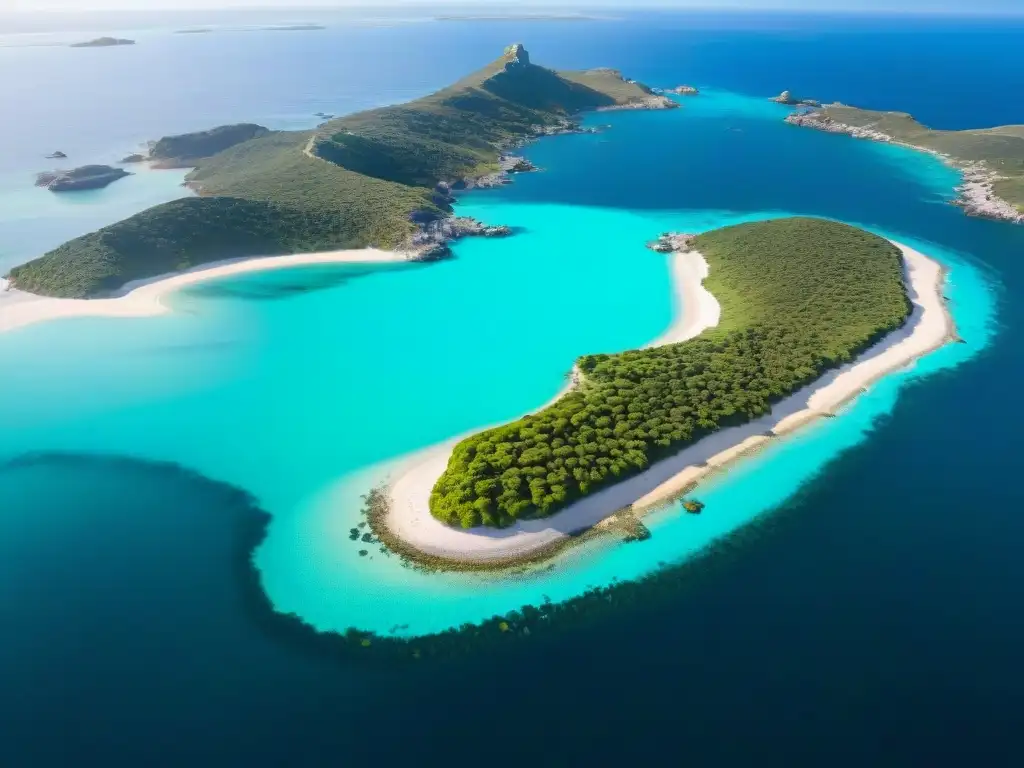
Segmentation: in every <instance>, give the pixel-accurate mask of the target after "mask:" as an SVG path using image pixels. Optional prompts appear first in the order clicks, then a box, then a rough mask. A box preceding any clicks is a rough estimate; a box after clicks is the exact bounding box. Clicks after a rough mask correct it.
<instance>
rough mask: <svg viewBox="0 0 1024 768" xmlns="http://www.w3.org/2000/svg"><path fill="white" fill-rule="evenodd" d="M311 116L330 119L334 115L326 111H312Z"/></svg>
mask: <svg viewBox="0 0 1024 768" xmlns="http://www.w3.org/2000/svg"><path fill="white" fill-rule="evenodd" d="M313 117H319V118H320V119H321V120H330V119H331V118H333V117H334V115H329V114H328V113H326V112H316V113H314V115H313Z"/></svg>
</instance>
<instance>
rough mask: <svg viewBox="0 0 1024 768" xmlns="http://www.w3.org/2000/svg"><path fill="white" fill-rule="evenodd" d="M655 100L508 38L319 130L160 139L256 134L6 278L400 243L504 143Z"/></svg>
mask: <svg viewBox="0 0 1024 768" xmlns="http://www.w3.org/2000/svg"><path fill="white" fill-rule="evenodd" d="M651 98H652V94H651V91H650V89H649V88H647V87H646V86H643V85H640V84H638V83H633V82H630V81H627V80H625V79H623V77H622V76H621V75H620V74H619V73H618V72H616V71H614V70H607V69H601V70H590V71H586V72H555V71H553V70H550V69H545V68H544V67H541V66H537V65H535V64H532V63H530V60H529V54H528V53H527V52H526V50H525V49H524V48H523V47H522V46H519V45H513V46H509V47H508V48H507V49H506V50H505V52H504V54H503V55H502V56H501V57H500V58H499V59H498V60H497V61H495V62H493V63H492V64H490V65H489V66H487V67H485V68H484V69H482V70H480V71H479V72H477V73H475V74H473V75H470V76H469V77H467V78H465V79H463V80H461V81H459V82H458V83H455V84H454V85H452V86H450V87H448V88H445V89H443V90H441V91H439V92H437V93H435V94H432V95H430V96H426V97H424V98H422V99H417V100H416V101H412V102H409V103H407V104H402V105H397V106H393V107H384V108H381V109H374V110H370V111H367V112H361V113H358V114H354V115H349V116H346V117H342V118H339V119H335V120H331V121H329V122H326V123H324V124H323V125H321V126H320V127H318V128H317V129H316V130H315V131H271V132H263V129H260V127H259V126H251V125H247V126H228V127H226V128H220V129H214V130H213V131H207V132H204V133H202V134H191V135H188V136H178V137H171V138H168V139H163V140H161V141H159V142H157V143H156V144H155V145H154V151H155V152H156V153H158V154H159V155H161V156H166V157H181V154H180V153H182V152H184V153H185V154H189V153H191V152H193V151H197V150H196V149H195V147H197V146H198V148H199V150H209V149H212V148H216V147H215V142H216V141H220V140H225V141H228V140H231V139H236V138H239V135H240V134H241V135H242V136H244V134H245V132H246V131H251V132H252V133H253V134H259V135H253V136H252V137H251V138H248V139H247V140H242V141H240V142H238V143H233V145H232V146H228V147H225V148H224V149H223V150H222V151H217V152H216V154H213V155H212V156H210V157H205V156H204V157H200V158H199V159H197V160H196V164H197V167H196V168H195V169H194V170H193V171H192V172H191V173H190V174H189V175H188V177H187V182H188V184H189V185H190V186H191V187H192V188H193V189H195V190H197V191H198V192H199V193H200V196H199V197H195V198H190V199H183V200H176V201H173V202H170V203H165V204H163V205H158V206H155V207H153V208H150V209H148V210H146V211H143V212H141V213H139V214H136V215H135V216H132V217H130V218H128V219H126V220H124V221H121V222H118V223H116V224H113V225H111V226H108V227H104V228H103V229H100V230H98V231H97V232H92V233H90V234H87V235H84V236H82V237H78V238H76V239H74V240H71V241H69V242H67V243H65V244H63V245H61V246H59V247H58V248H56V249H55V250H53V251H50V252H49V253H47V254H45V255H44V256H42V257H40V258H38V259H36V260H34V261H30V262H28V263H27V264H24V265H22V266H19V267H16V268H14V269H12V270H11V272H10V275H9V277H10V279H11V280H12V282H13V283H14V284H15V285H16V286H17V287H18V288H20V289H22V290H26V291H30V292H32V293H39V294H43V295H47V296H59V297H69V298H90V297H95V296H101V295H104V294H107V293H109V292H111V291H114V290H116V289H118V288H120V287H121V286H123V285H124V284H125V283H126V282H128V281H130V280H134V279H138V278H143V277H152V276H155V275H160V274H164V273H166V272H170V271H175V270H180V269H184V268H188V267H192V266H196V265H199V264H203V263H206V262H209V261H213V260H217V259H224V258H231V257H237V256H244V255H248V256H253V255H262V256H274V255H279V254H284V253H299V252H311V251H319V250H330V249H337V248H359V247H365V246H377V247H382V248H396V247H401V246H402V245H403V244H405V243H406V242H407V240H408V238H409V237H410V236H411V234H412V233H413V232H414V231H415V229H416V227H417V224H418V223H420V222H423V221H429V220H431V219H433V218H437V217H440V216H443V215H446V214H447V213H449V212H450V210H451V207H450V204H449V203H450V198H449V197H447V196H446V195H444V194H440V193H439V192H438V190H437V185H438V184H439V183H440V182H447V183H452V184H457V183H458V182H459V181H461V180H464V179H466V178H475V177H478V176H481V175H485V174H488V173H492V172H496V171H498V170H499V163H498V160H499V156H500V154H501V152H502V151H503V150H505V149H507V148H509V147H510V146H513V145H515V144H517V143H520V142H523V141H526V140H528V139H530V138H532V137H534V136H537V135H539V134H543V133H545V132H556V131H559V130H567V129H570V128H571V127H572V126H573V123H572V121H571V119H570V118H571V117H572V116H573V115H574V114H576V113H578V112H581V111H584V110H590V109H596V108H599V107H603V106H614V105H629V104H636V105H641V104H644V103H645V102H647V101H649V100H650V99H651ZM655 98H656V97H655ZM256 129H259V130H258V131H257V130H256Z"/></svg>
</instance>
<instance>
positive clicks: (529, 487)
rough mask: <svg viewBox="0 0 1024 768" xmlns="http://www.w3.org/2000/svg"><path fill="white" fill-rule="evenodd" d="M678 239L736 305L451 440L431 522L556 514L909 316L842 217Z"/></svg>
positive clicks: (889, 269) (758, 405) (608, 360)
mask: <svg viewBox="0 0 1024 768" xmlns="http://www.w3.org/2000/svg"><path fill="white" fill-rule="evenodd" d="M686 247H687V249H688V250H691V251H696V252H699V253H700V254H701V255H702V257H703V258H705V259H706V260H707V263H708V265H709V267H710V278H709V280H708V284H709V285H708V287H709V290H711V292H712V293H713V294H714V295H715V297H716V298H717V299H718V301H719V302H724V303H726V304H727V305H728V306H743V307H744V311H743V312H742V313H736V314H735V316H733V317H729V316H726V317H725V318H724V322H723V323H722V324H720V326H719V328H718V329H716V330H715V331H709V332H706V333H705V334H703V335H702V336H701V337H699V338H697V339H694V340H692V341H688V342H684V343H680V344H669V345H666V346H660V347H657V348H653V349H645V350H637V351H633V352H624V353H622V354H618V355H606V354H595V355H588V356H585V357H582V358H580V359H579V360H578V361H577V364H576V367H577V369H578V370H579V372H580V377H581V379H582V382H583V383H582V384H581V386H579V387H578V388H577V389H576V390H575V391H573V392H571V393H570V394H568V395H566V396H565V397H563V398H562V399H560V400H559V401H558V402H557V403H555V404H553V405H551V406H549V407H548V408H546V409H544V410H542V411H539V412H537V413H535V414H532V415H530V416H527V417H525V418H523V419H521V420H519V421H517V422H513V423H512V424H508V425H506V426H502V427H497V428H496V429H493V430H488V431H485V432H481V433H479V434H477V435H474V436H472V437H469V438H467V439H466V440H464V441H462V442H461V443H460V444H459V445H457V446H456V447H455V450H454V451H453V452H452V456H451V460H450V461H449V463H448V467H447V469H446V470H445V473H444V474H443V475H442V476H441V477H440V478H439V479H438V481H437V484H436V485H435V486H434V489H433V492H432V493H431V496H430V511H431V514H432V515H433V516H434V517H436V518H437V519H438V520H440V521H442V522H444V523H446V524H447V525H455V526H460V527H462V528H473V527H476V526H481V525H482V526H491V527H504V526H509V525H512V524H513V523H515V522H516V521H517V520H527V519H534V518H538V517H547V516H549V515H552V514H555V513H556V512H558V511H560V510H562V509H564V508H565V507H567V506H568V505H569V504H571V503H572V502H573V501H576V500H578V499H582V498H585V497H587V496H589V495H590V494H592V493H594V492H596V491H599V490H600V489H602V488H605V487H607V486H609V485H611V484H613V483H617V482H621V481H623V480H625V479H627V478H629V477H630V476H632V475H634V474H636V473H638V472H640V471H642V470H644V469H646V468H648V467H649V466H650V465H651V464H652V463H654V462H657V461H659V460H661V459H664V458H666V457H668V456H670V455H672V454H674V453H677V452H678V451H679V450H680V449H681V448H683V447H684V446H686V445H690V444H692V443H695V442H697V441H698V440H700V439H701V438H703V437H705V436H707V435H710V434H712V433H713V432H715V431H717V430H720V429H724V428H725V427H729V426H735V425H741V424H743V423H745V422H747V421H751V420H754V419H756V418H759V417H760V416H763V415H765V414H767V413H769V412H770V411H771V407H772V404H773V402H776V401H778V400H780V399H782V398H783V397H786V396H787V395H790V394H792V393H794V392H796V391H797V390H799V389H800V388H802V387H804V386H806V385H807V384H809V383H811V382H812V381H814V380H815V379H818V378H819V377H820V376H821V375H822V374H824V373H825V372H826V371H828V370H829V369H830V368H832V367H835V366H837V365H841V364H842V363H845V362H848V361H850V360H852V359H853V358H855V357H856V356H857V355H858V354H859V353H860V352H863V351H864V350H865V349H867V348H868V347H870V346H871V345H872V344H874V343H875V342H876V341H878V340H879V339H881V338H882V337H883V336H885V335H887V334H888V333H890V332H892V331H894V330H896V329H897V328H899V327H901V326H902V325H903V323H904V322H905V321H906V319H907V317H908V316H909V315H910V311H911V304H910V301H909V300H908V299H907V295H906V289H905V287H904V283H903V262H902V258H901V255H900V251H899V250H898V249H897V248H896V247H895V246H893V245H891V244H890V243H888V242H887V241H885V240H883V239H882V238H880V237H877V236H876V235H872V234H869V233H867V232H863V231H861V230H858V229H854V228H853V227H850V226H847V225H845V224H838V223H835V222H830V221H824V220H818V219H802V218H794V219H782V220H776V221H769V222H758V223H754V224H740V225H738V226H734V227H727V228H725V229H720V230H716V231H714V232H709V233H706V234H703V235H699V236H698V237H696V238H694V239H693V240H692V241H691V242H688V243H687V244H686ZM766 260H767V261H770V262H771V263H772V264H773V265H774V267H773V268H772V269H771V270H765V269H764V267H763V266H762V265H763V264H764V262H765V261H766ZM809 297H812V298H809Z"/></svg>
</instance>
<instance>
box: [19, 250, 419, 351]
mask: <svg viewBox="0 0 1024 768" xmlns="http://www.w3.org/2000/svg"><path fill="white" fill-rule="evenodd" d="M409 260H410V255H409V254H408V253H402V252H397V251H381V250H377V249H374V248H364V249H360V250H348V251H323V252H320V253H299V254H294V255H292V256H264V257H257V258H246V259H231V260H227V261H220V262H215V263H212V264H204V265H202V266H200V267H197V268H196V269H193V270H189V271H187V272H179V273H174V274H171V275H161V276H159V277H154V278H150V279H147V280H138V281H135V282H133V283H129V284H128V285H126V286H124V288H123V289H122V290H121V293H122V294H123V295H120V296H118V297H116V298H109V299H53V298H49V297H46V296H35V295H33V294H30V293H25V292H24V291H19V290H17V289H13V288H8V287H7V286H6V285H5V284H4V285H0V333H3V332H4V331H10V330H14V329H15V328H21V327H23V326H26V325H31V324H32V323H39V322H43V321H45V320H54V319H57V318H62V317H103V316H106V317H148V316H151V315H159V314H163V313H164V312H166V311H167V306H166V304H165V303H164V299H165V298H166V297H167V296H168V295H169V294H171V293H173V292H174V291H177V290H180V289H181V288H184V287H185V286H188V285H193V284H195V283H201V282H203V281H204V280H213V279H215V278H219V277H228V276H230V275H243V274H250V273H253V272H264V271H267V270H272V269H287V268H289V267H301V266H310V265H315V264H383V263H390V262H400V261H409ZM5 289H6V290H5Z"/></svg>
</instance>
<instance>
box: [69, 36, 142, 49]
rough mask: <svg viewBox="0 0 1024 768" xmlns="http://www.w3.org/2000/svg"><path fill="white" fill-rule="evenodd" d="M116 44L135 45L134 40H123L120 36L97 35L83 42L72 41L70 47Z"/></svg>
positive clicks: (104, 46) (110, 46)
mask: <svg viewBox="0 0 1024 768" xmlns="http://www.w3.org/2000/svg"><path fill="white" fill-rule="evenodd" d="M118 45H135V41H134V40H125V39H124V38H120V37H97V38H96V39H95V40H86V41H85V42H84V43H72V44H71V46H70V47H71V48H112V47H114V46H118Z"/></svg>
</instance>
